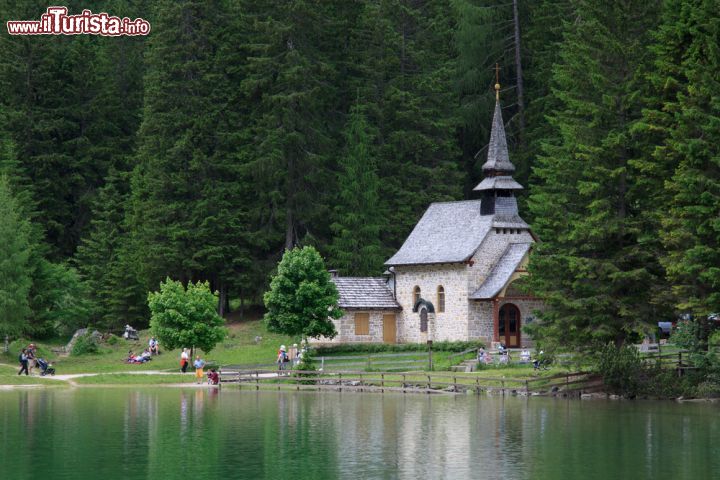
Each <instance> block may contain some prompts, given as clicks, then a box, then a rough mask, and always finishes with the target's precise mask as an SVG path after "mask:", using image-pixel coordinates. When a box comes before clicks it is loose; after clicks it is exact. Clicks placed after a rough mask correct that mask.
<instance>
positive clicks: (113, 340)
mask: <svg viewBox="0 0 720 480" xmlns="http://www.w3.org/2000/svg"><path fill="white" fill-rule="evenodd" d="M105 341H106V342H107V344H108V345H117V344H118V342H119V341H120V338H119V337H118V336H116V335H113V334H112V333H111V334H110V336H109V337H108V338H107V340H105Z"/></svg>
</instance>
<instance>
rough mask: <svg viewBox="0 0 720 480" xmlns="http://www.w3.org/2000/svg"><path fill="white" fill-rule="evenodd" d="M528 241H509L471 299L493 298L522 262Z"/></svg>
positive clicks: (528, 247) (528, 248)
mask: <svg viewBox="0 0 720 480" xmlns="http://www.w3.org/2000/svg"><path fill="white" fill-rule="evenodd" d="M530 245H531V244H530V243H511V244H510V245H508V247H507V249H506V250H505V253H503V255H502V257H500V260H498V262H497V263H496V264H495V267H493V269H492V271H491V272H490V275H488V277H487V278H486V279H485V281H484V282H483V283H482V285H480V288H478V289H477V290H475V291H474V292H473V293H472V294H471V295H470V297H469V298H470V299H472V300H487V299H491V298H495V296H496V295H497V294H498V293H500V291H501V290H502V289H503V287H504V286H505V285H507V283H508V281H509V280H510V277H511V276H512V274H513V272H515V270H516V269H517V267H518V265H520V262H522V259H523V257H524V256H525V254H526V253H527V252H528V251H529V250H530Z"/></svg>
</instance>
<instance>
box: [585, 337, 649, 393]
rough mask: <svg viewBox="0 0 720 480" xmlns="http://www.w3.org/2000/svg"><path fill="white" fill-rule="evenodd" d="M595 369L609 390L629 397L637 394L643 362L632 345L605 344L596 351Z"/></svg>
mask: <svg viewBox="0 0 720 480" xmlns="http://www.w3.org/2000/svg"><path fill="white" fill-rule="evenodd" d="M595 369H596V371H597V372H598V373H600V374H601V375H602V376H603V381H604V383H605V387H606V388H607V389H608V391H609V392H611V393H616V394H620V395H625V396H629V397H634V396H636V395H637V394H638V392H639V390H640V376H641V372H642V370H643V362H642V360H641V359H640V352H638V349H637V348H635V347H634V346H632V345H623V346H621V347H616V346H615V345H613V344H611V343H608V344H606V345H605V346H604V347H603V348H601V349H600V350H599V351H598V353H597V360H596V366H595Z"/></svg>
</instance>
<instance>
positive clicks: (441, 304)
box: [437, 285, 445, 312]
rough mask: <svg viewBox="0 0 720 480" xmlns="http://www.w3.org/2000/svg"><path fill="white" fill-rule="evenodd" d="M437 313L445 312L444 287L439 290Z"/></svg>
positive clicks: (439, 286)
mask: <svg viewBox="0 0 720 480" xmlns="http://www.w3.org/2000/svg"><path fill="white" fill-rule="evenodd" d="M437 311H438V312H444V311H445V288H444V287H443V286H442V285H438V288H437Z"/></svg>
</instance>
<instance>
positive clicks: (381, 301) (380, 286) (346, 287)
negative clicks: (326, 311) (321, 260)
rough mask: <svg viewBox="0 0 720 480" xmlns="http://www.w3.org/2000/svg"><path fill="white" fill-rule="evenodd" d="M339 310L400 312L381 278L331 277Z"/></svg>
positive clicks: (398, 305)
mask: <svg viewBox="0 0 720 480" xmlns="http://www.w3.org/2000/svg"><path fill="white" fill-rule="evenodd" d="M331 280H332V282H333V283H334V284H335V286H336V287H337V289H338V293H339V294H340V300H339V301H338V305H339V306H340V308H367V309H384V310H400V309H401V307H400V304H398V303H397V302H396V301H395V298H394V297H393V292H392V291H390V289H389V288H388V287H387V284H386V283H385V279H384V278H382V277H333V278H332V279H331Z"/></svg>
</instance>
